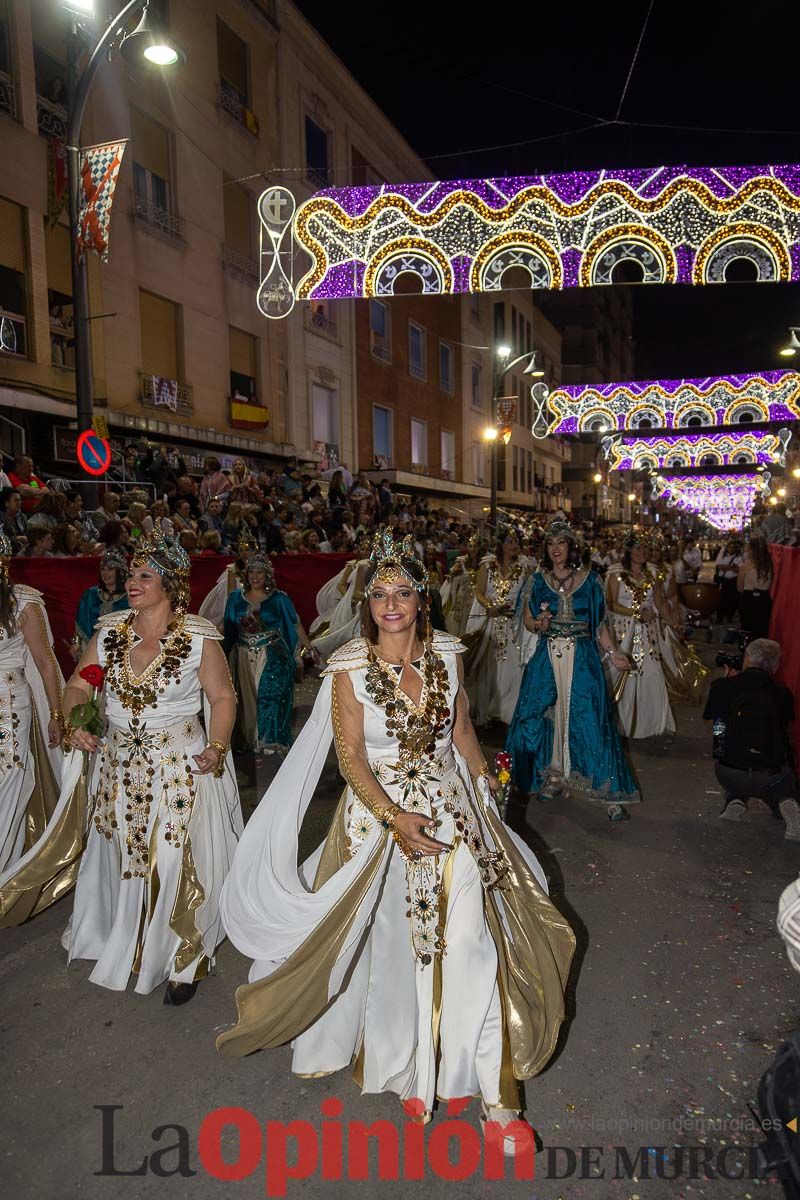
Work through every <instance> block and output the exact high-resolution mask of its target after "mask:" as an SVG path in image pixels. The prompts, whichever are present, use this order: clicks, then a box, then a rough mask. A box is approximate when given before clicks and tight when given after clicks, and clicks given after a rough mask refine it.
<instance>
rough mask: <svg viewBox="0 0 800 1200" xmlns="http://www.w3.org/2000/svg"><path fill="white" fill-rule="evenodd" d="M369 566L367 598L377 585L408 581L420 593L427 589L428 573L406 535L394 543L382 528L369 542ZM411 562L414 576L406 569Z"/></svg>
mask: <svg viewBox="0 0 800 1200" xmlns="http://www.w3.org/2000/svg"><path fill="white" fill-rule="evenodd" d="M369 563H370V578H369V582H368V583H367V586H366V589H365V591H366V594H367V595H368V596H369V595H370V593H371V592H372V589H373V588H374V587H375V586H376V585H378V584H386V583H399V582H400V580H401V579H404V580H407V581H408V582H409V583H410V584H411V586H412V587H413V588H416V590H417V591H418V592H420V593H424V592H427V590H428V572H427V571H426V569H425V564H424V563H423V561H422V559H421V558H420V557H419V555H418V554H417V551H416V548H415V546H414V539H413V538H412V537H411V534H409V533H407V534H406V536H405V537H404V538H403V540H402V542H395V540H394V537H393V535H392V530H391V529H390V528H389V526H388V525H385V526H382V527H381V528H380V529H379V530H378V531H377V533H376V534H375V537H374V538H373V540H372V552H371V554H370V556H369ZM412 563H413V564H414V566H415V568H416V575H414V574H412V573H411V571H410V570H409V569H408V568H409V566H410V565H411V564H412ZM417 576H418V578H417Z"/></svg>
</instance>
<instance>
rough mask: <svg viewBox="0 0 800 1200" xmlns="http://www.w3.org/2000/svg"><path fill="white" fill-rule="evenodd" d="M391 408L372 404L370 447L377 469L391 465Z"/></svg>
mask: <svg viewBox="0 0 800 1200" xmlns="http://www.w3.org/2000/svg"><path fill="white" fill-rule="evenodd" d="M392 441H393V438H392V410H391V409H389V408H383V407H382V406H381V405H380V404H373V406H372V448H373V451H374V454H375V462H376V463H379V464H380V467H379V469H380V470H385V469H386V467H390V466H391V465H392V453H393V452H392Z"/></svg>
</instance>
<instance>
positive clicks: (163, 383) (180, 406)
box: [139, 372, 194, 416]
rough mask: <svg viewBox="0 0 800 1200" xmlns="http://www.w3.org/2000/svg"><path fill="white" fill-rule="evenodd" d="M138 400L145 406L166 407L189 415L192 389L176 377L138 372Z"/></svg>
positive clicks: (192, 404) (191, 409)
mask: <svg viewBox="0 0 800 1200" xmlns="http://www.w3.org/2000/svg"><path fill="white" fill-rule="evenodd" d="M139 400H140V402H141V403H142V405H143V406H144V407H145V408H158V409H166V410H167V411H168V412H174V413H181V414H182V415H183V416H190V415H191V414H192V413H193V412H194V399H193V395H192V389H191V387H190V386H189V385H188V384H183V383H178V381H177V380H176V379H165V378H162V377H161V376H160V375H145V374H144V372H140V373H139Z"/></svg>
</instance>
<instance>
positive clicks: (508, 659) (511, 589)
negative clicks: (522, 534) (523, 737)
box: [465, 526, 532, 725]
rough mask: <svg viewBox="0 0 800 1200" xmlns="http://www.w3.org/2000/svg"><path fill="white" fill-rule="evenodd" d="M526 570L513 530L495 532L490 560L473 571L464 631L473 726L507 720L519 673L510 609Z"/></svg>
mask: <svg viewBox="0 0 800 1200" xmlns="http://www.w3.org/2000/svg"><path fill="white" fill-rule="evenodd" d="M531 567H532V564H531V562H530V560H529V559H527V558H525V557H521V556H520V539H519V535H518V533H517V531H516V529H515V528H514V527H513V526H505V527H501V528H500V529H499V530H498V534H497V553H496V555H491V556H488V557H487V558H485V559H484V561H483V562H482V563H481V566H480V568H479V570H478V575H477V579H476V581H475V599H474V601H473V604H472V609H471V611H470V615H469V619H468V620H467V626H466V630H465V640H466V641H467V643H468V645H469V652H468V655H467V663H466V676H467V682H466V689H467V695H468V696H469V699H470V707H471V711H472V719H473V721H474V723H475V724H476V725H486V724H488V722H489V721H492V720H495V719H497V720H500V721H504V722H505V724H506V725H507V724H508V723H509V722H510V721H511V718H512V716H513V713H514V706H515V704H516V702H517V696H518V694H519V688H520V683H521V682H522V673H523V670H524V663H523V645H522V644H521V641H520V636H519V635H520V629H519V626H518V625H517V623H516V622H515V620H514V609H515V605H516V601H517V596H518V594H519V591H520V589H521V588H522V587H523V585H524V583H525V580H526V578H527V576H528V575H529V574H530V571H531Z"/></svg>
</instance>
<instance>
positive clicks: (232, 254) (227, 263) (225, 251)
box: [222, 242, 258, 280]
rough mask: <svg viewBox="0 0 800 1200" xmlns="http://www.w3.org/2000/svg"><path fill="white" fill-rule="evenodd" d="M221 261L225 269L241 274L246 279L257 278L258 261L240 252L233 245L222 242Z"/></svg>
mask: <svg viewBox="0 0 800 1200" xmlns="http://www.w3.org/2000/svg"><path fill="white" fill-rule="evenodd" d="M222 263H223V266H224V267H225V269H226V270H227V271H233V272H234V274H236V275H243V276H244V277H245V278H246V279H252V280H257V279H258V263H257V262H256V260H255V259H254V258H250V257H249V256H248V255H246V254H240V253H239V251H238V250H234V248H233V246H226V245H225V243H224V242H223V244H222Z"/></svg>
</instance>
